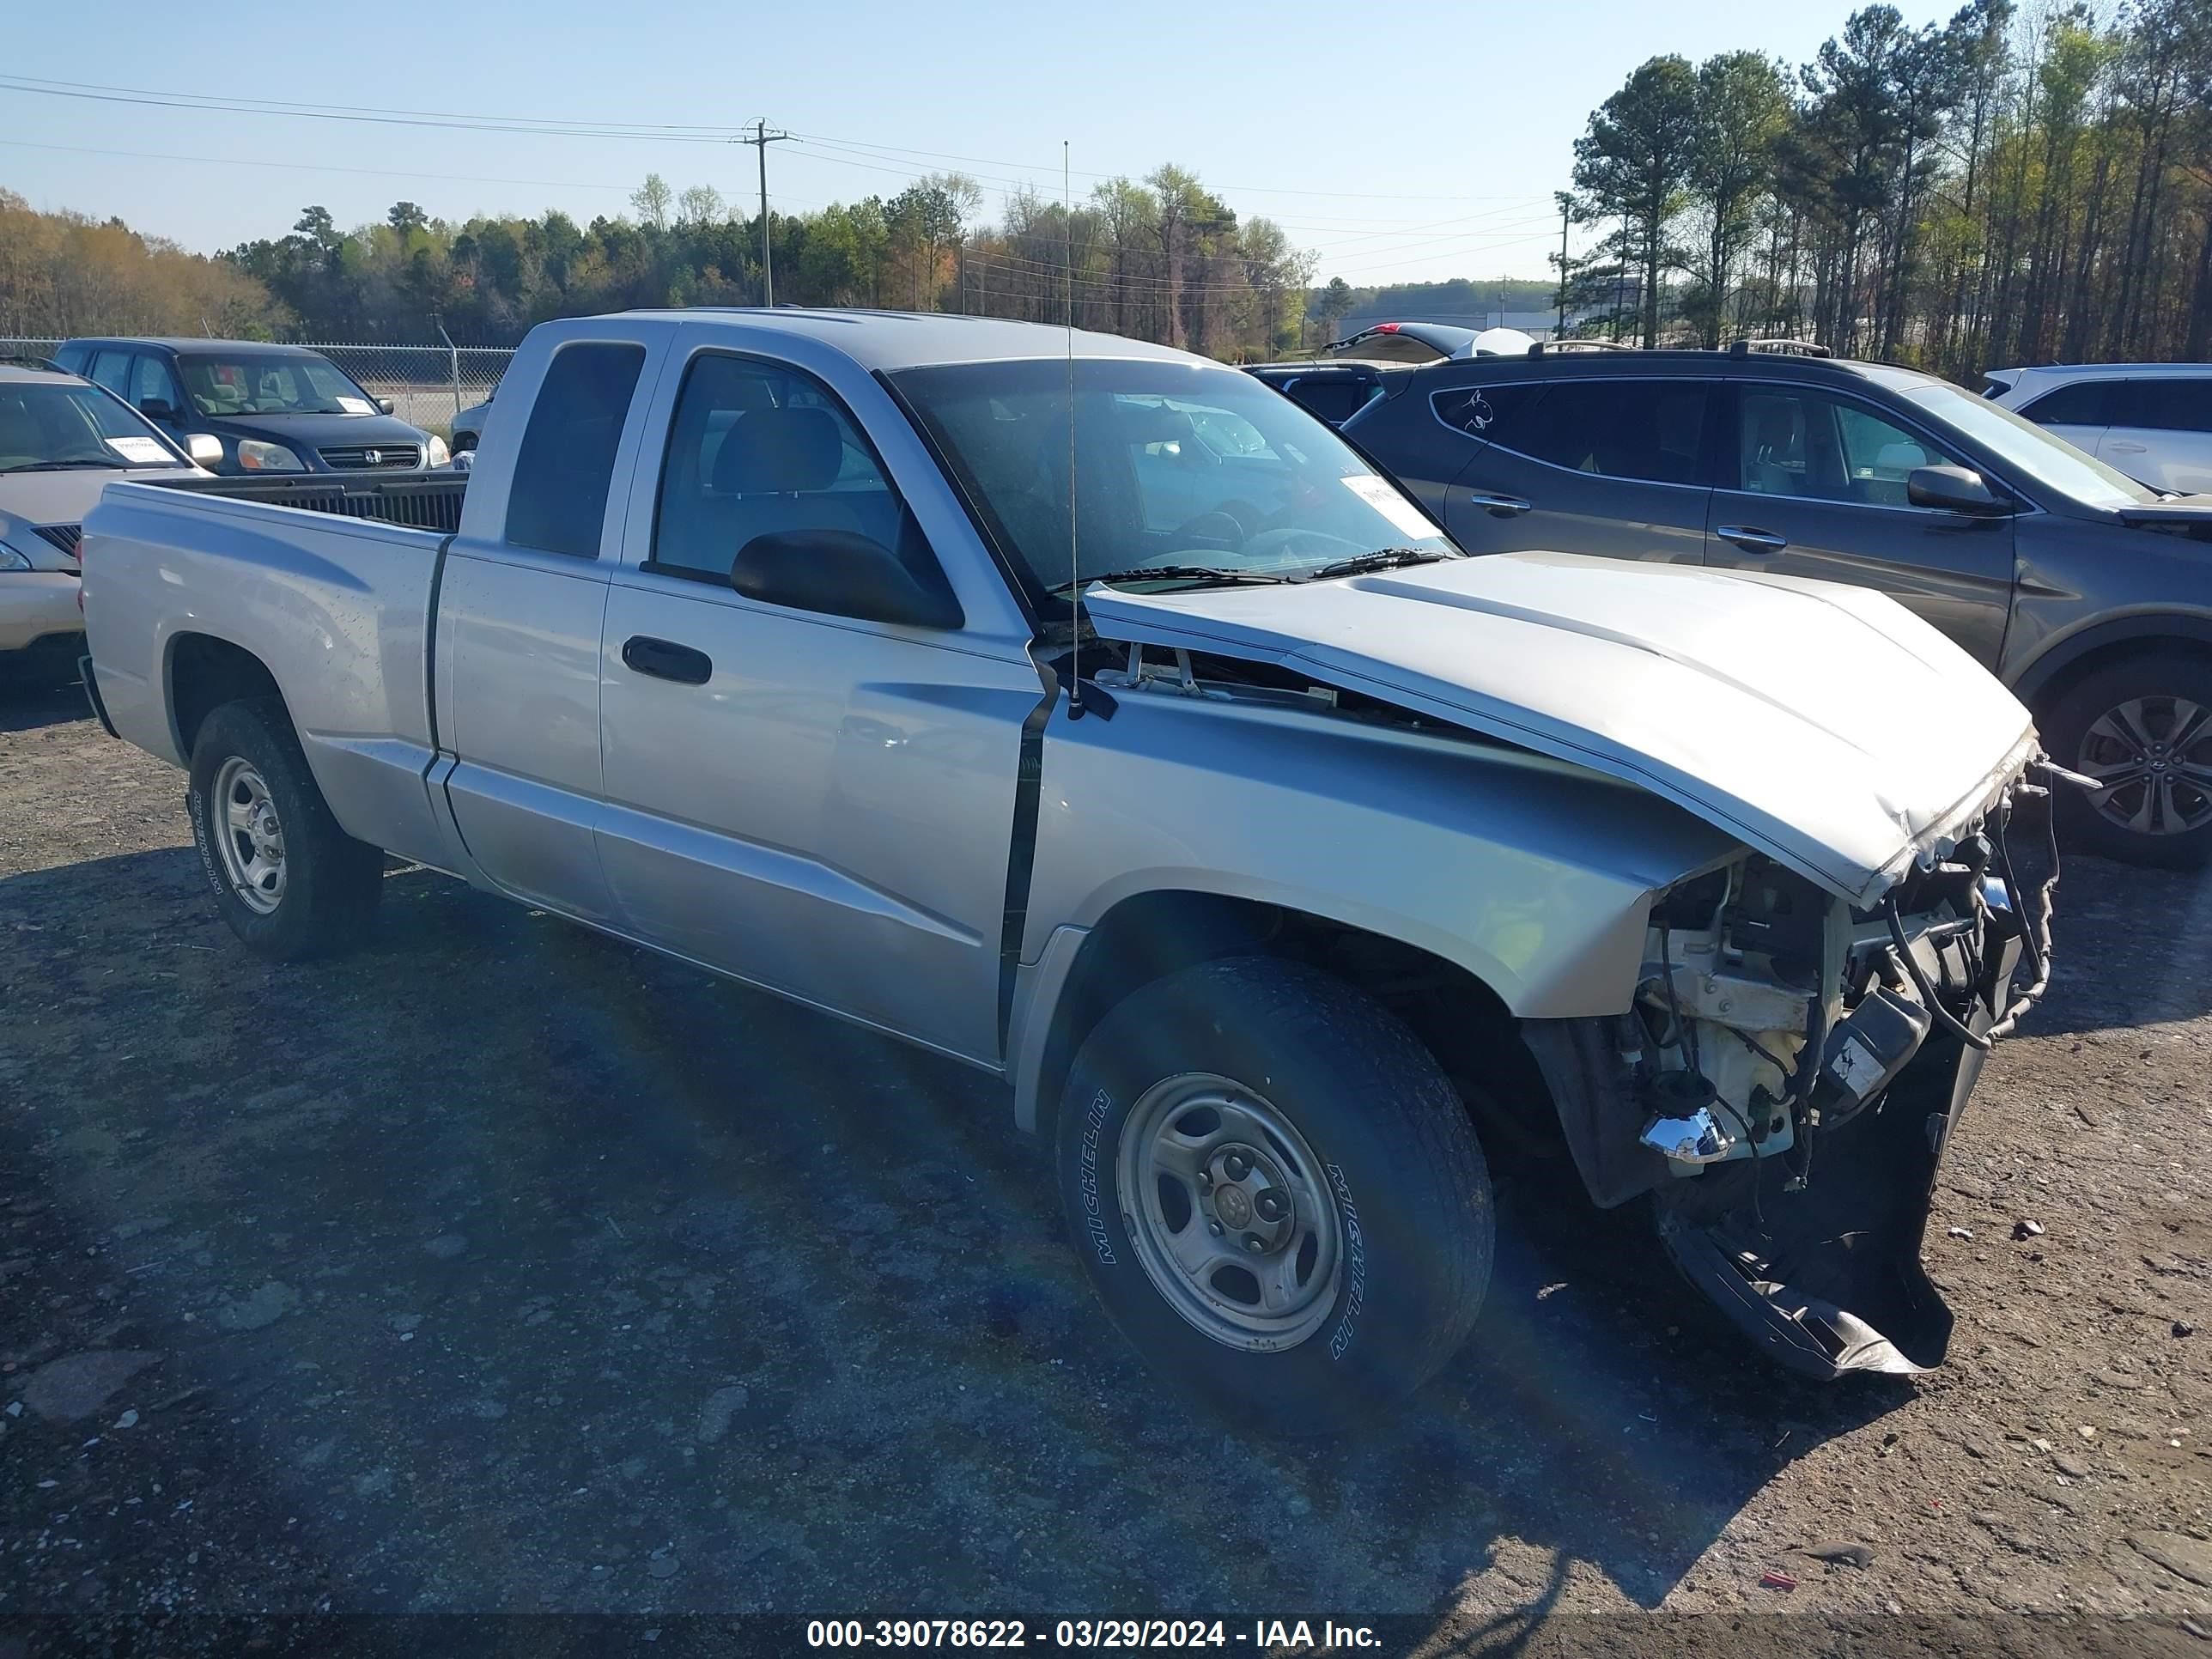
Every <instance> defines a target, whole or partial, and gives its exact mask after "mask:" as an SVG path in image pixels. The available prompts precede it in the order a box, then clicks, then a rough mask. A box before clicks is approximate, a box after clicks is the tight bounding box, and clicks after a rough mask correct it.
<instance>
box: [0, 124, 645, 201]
mask: <svg viewBox="0 0 2212 1659" xmlns="http://www.w3.org/2000/svg"><path fill="white" fill-rule="evenodd" d="M0 144H4V145H6V146H7V147H8V148H9V149H50V150H57V151H59V152H61V153H63V154H64V155H112V156H117V157H119V158H121V159H123V160H125V161H189V162H192V163H194V164H195V165H200V166H207V167H276V168H280V169H282V170H283V171H285V172H288V173H357V174H360V175H362V176H364V177H368V178H376V179H459V180H460V181H461V182H462V183H464V184H471V185H530V186H532V187H533V188H535V189H539V190H611V191H619V192H621V193H622V194H623V195H625V196H627V195H629V193H630V192H631V191H634V190H635V188H636V186H635V185H593V184H586V183H585V182H583V181H582V180H580V179H486V178H482V177H478V176H477V175H475V174H472V173H410V172H406V171H404V170H403V169H400V168H398V167H330V166H325V165H324V164H322V163H320V162H316V161H258V160H254V159H252V158H249V157H246V156H239V155H177V154H176V153H175V152H174V151H167V152H162V151H155V150H143V149H94V148H93V147H92V146H90V145H88V144H40V143H32V142H31V141H30V140H29V139H27V138H0Z"/></svg>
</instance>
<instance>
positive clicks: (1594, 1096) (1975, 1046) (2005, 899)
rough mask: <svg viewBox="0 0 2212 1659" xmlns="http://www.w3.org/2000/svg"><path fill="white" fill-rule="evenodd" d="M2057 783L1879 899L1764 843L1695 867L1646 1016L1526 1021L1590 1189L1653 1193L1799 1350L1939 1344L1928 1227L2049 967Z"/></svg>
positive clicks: (1673, 908) (1834, 1359)
mask: <svg viewBox="0 0 2212 1659" xmlns="http://www.w3.org/2000/svg"><path fill="white" fill-rule="evenodd" d="M2046 793H2047V792H2046V787H2045V785H2043V784H2039V783H2036V782H2031V781H2027V779H2026V778H2025V777H2023V778H2021V779H2020V780H2019V781H2015V782H2014V783H2013V784H2012V785H2011V786H2010V787H2008V788H2007V789H2005V790H2004V791H2003V793H2002V794H2001V796H2000V797H1999V798H1998V799H1997V800H1996V802H1995V804H1994V805H1991V806H1990V809H1989V810H1988V811H1987V812H1986V813H1985V814H1984V815H1983V816H1981V817H1978V819H1977V820H1975V821H1974V822H1972V823H1970V824H1968V825H1967V826H1966V828H1965V829H1964V832H1963V833H1962V834H1961V835H1960V836H1959V837H1958V838H1957V839H1956V840H1952V839H1949V838H1946V839H1944V840H1943V841H1942V842H1938V843H1936V846H1935V847H1934V848H1930V849H1929V850H1928V851H1927V852H1926V853H1925V854H1923V856H1922V857H1920V858H1918V859H1916V860H1914V861H1912V863H1911V865H1910V866H1908V867H1907V868H1906V869H1905V871H1904V872H1902V873H1901V874H1899V876H1898V877H1897V878H1896V879H1895V880H1894V882H1893V884H1891V885H1890V886H1889V888H1888V889H1887V891H1886V892H1884V893H1883V894H1882V895H1881V897H1880V898H1879V899H1878V900H1875V901H1874V902H1869V903H1854V902H1852V901H1851V900H1850V899H1849V898H1846V897H1844V896H1838V895H1836V894H1833V893H1831V892H1828V891H1826V890H1822V889H1821V888H1820V887H1819V886H1816V885H1815V884H1813V883H1812V882H1810V881H1808V880H1807V879H1806V878H1804V877H1802V875H1799V874H1797V873H1796V872H1793V871H1790V870H1789V869H1786V868H1784V866H1781V865H1779V864H1777V863H1775V862H1773V861H1772V860H1769V859H1766V858H1765V857H1762V856H1758V855H1753V856H1751V857H1748V858H1746V859H1743V860H1738V861H1736V862H1733V863H1731V864H1729V866H1726V867H1725V868H1723V869H1720V870H1716V871H1712V872H1707V873H1705V874H1704V875H1701V876H1699V877H1697V878H1694V879H1692V880H1689V881H1686V882H1684V883H1682V884H1680V885H1678V886H1676V887H1674V888H1673V889H1670V890H1668V891H1666V892H1664V893H1662V894H1661V895H1659V896H1657V898H1656V901H1655V902H1654V904H1653V906H1652V910H1651V915H1650V925H1649V928H1648V933H1647V946H1646V951H1645V961H1644V969H1643V975H1642V977H1641V978H1640V980H1639V981H1638V985H1637V987H1636V995H1635V1001H1634V1006H1632V1008H1631V1010H1630V1011H1629V1012H1626V1013H1625V1014H1621V1015H1618V1016H1615V1017H1612V1018H1587V1019H1565V1020H1531V1021H1528V1022H1525V1023H1524V1024H1523V1026H1522V1035H1523V1036H1524V1038H1525V1039H1526V1041H1527V1042H1528V1046H1529V1048H1530V1049H1531V1050H1532V1051H1533V1052H1534V1054H1535V1056H1536V1060H1537V1063H1538V1065H1539V1066H1540V1067H1541V1069H1542V1071H1543V1073H1544V1074H1545V1078H1546V1080H1547V1083H1548V1084H1549V1085H1550V1087H1551V1090H1552V1093H1553V1099H1554V1101H1555V1103H1557V1104H1558V1106H1559V1113H1560V1119H1561V1121H1562V1124H1563V1126H1564V1127H1565V1132H1566V1138H1567V1141H1568V1145H1569V1146H1570V1148H1571V1152H1572V1153H1573V1156H1574V1158H1575V1161H1576V1164H1577V1168H1578V1169H1579V1170H1580V1172H1581V1174H1582V1176H1583V1181H1584V1182H1585V1184H1586V1186H1587V1187H1588V1188H1589V1192H1590V1194H1591V1196H1592V1198H1593V1199H1594V1200H1595V1201H1596V1202H1598V1203H1599V1204H1601V1205H1603V1206H1613V1205H1618V1204H1620V1203H1623V1202H1625V1201H1626V1200H1630V1199H1632V1198H1636V1197H1639V1196H1642V1195H1644V1194H1649V1196H1650V1202H1651V1206H1652V1212H1653V1215H1654V1218H1655V1220H1656V1225H1657V1229H1658V1232H1659V1237H1660V1238H1661V1240H1662V1242H1663V1243H1664V1244H1665V1247H1666V1249H1667V1251H1668V1255H1670V1256H1671V1258H1672V1259H1673V1261H1674V1264H1675V1265H1676V1267H1679V1268H1680V1270H1681V1272H1682V1273H1683V1274H1684V1275H1685V1277H1686V1278H1687V1279H1689V1280H1690V1282H1691V1283H1692V1285H1696V1286H1697V1288H1698V1289H1699V1290H1700V1291H1703V1292H1704V1293H1705V1295H1706V1296H1707V1297H1710V1298H1711V1300H1712V1302H1713V1303H1714V1304H1716V1305H1717V1306H1718V1307H1719V1308H1720V1309H1721V1310H1722V1311H1723V1313H1724V1314H1725V1315H1726V1316H1728V1317H1729V1320H1730V1321H1732V1322H1734V1323H1735V1325H1737V1326H1738V1327H1739V1328H1741V1329H1742V1330H1743V1332H1744V1333H1745V1334H1747V1335H1748V1336H1749V1337H1750V1338H1751V1339H1752V1340H1753V1342H1755V1343H1756V1344H1758V1345H1759V1346H1760V1347H1761V1348H1762V1349H1763V1350H1764V1351H1765V1352H1767V1353H1768V1354H1769V1355H1770V1356H1771V1358H1774V1359H1775V1360H1776V1361H1778V1363H1780V1364H1783V1365H1784V1366H1785V1367H1787V1368H1788V1369H1790V1370H1794V1371H1797V1372H1799V1373H1801V1374H1803V1375H1806V1376H1816V1377H1820V1378H1832V1377H1837V1376H1842V1375H1843V1374H1844V1373H1845V1372H1847V1371H1876V1372H1887V1373H1911V1372H1916V1371H1922V1370H1928V1369H1929V1368H1931V1367H1933V1366H1936V1365H1938V1364H1942V1360H1943V1357H1944V1353H1945V1351H1946V1349H1947V1348H1948V1345H1949V1342H1950V1335H1951V1323H1952V1318H1951V1312H1950V1310H1949V1309H1948V1307H1947V1306H1946V1305H1945V1304H1944V1302H1943V1298H1942V1296H1941V1295H1940V1294H1939V1293H1938V1292H1937V1291H1936V1287H1935V1285H1933V1284H1931V1283H1930V1282H1929V1278H1928V1274H1927V1272H1926V1270H1925V1268H1924V1267H1923V1265H1922V1260H1921V1243H1922V1236H1923V1230H1924V1229H1925V1227H1926V1225H1927V1221H1928V1215H1929V1205H1930V1203H1931V1201H1932V1199H1933V1195H1934V1191H1935V1185H1936V1174H1937V1171H1938V1170H1939V1168H1940V1167H1941V1165H1942V1160H1943V1156H1944V1152H1945V1150H1946V1148H1947V1147H1948V1145H1949V1142H1950V1139H1951V1137H1952V1135H1953V1133H1954V1132H1955V1131H1956V1129H1957V1127H1958V1124H1959V1119H1960V1114H1961V1112H1962V1111H1963V1110H1964V1109H1965V1107H1966V1101H1967V1098H1968V1097H1969V1096H1970V1095H1971V1094H1972V1091H1973V1088H1974V1085H1975V1082H1976V1080H1977V1079H1978V1077H1979V1076H1980V1073H1981V1069H1982V1065H1983V1061H1984V1059H1985V1057H1986V1055H1987V1054H1988V1052H1989V1049H1990V1045H1991V1043H1992V1042H1995V1041H1996V1040H1998V1039H2000V1038H2002V1036H2005V1035H2006V1034H2008V1032H2009V1031H2010V1030H2011V1029H2012V1027H2013V1025H2014V1023H2015V1021H2016V1020H2017V1019H2018V1018H2020V1016H2021V1014H2022V1013H2023V1012H2025V1011H2026V1010H2027V1008H2028V1007H2029V1006H2031V1005H2033V1003H2034V1001H2035V1000H2037V999H2038V998H2039V997H2040V996H2041V994H2042V993H2043V990H2044V988H2045V986H2046V985H2047V984H2048V982H2049V979H2050V973H2051V896H2052V890H2053V888H2054V887H2055V885H2056V884H2057V871H2058V863H2057V845H2056V842H2055V841H2053V840H2052V839H2051V836H2050V833H2049V828H2048V826H2049V824H2050V822H2051V815H2050V813H2049V811H2048V810H2047V806H2048V803H2047V801H2045V800H2039V799H2038V798H2039V797H2042V796H2045V794H2046ZM2024 820H2033V821H2035V822H2036V823H2038V824H2039V829H2031V828H2029V826H2028V823H2027V822H2024ZM2015 842H2022V843H2033V857H2034V859H2035V861H2036V865H2037V866H2038V870H2037V876H2038V878H2037V880H2036V882H2035V884H2034V886H2033V890H2030V891H2026V892H2023V890H2022V888H2021V883H2020V881H2019V879H2018V878H2017V875H2016V871H2017V869H2018V868H2019V865H2018V864H2017V863H2016V861H2015V856H2014V852H2015ZM2021 851H2022V854H2023V856H2024V857H2025V856H2026V855H2027V853H2028V851H2029V848H2028V847H2027V846H2026V845H2023V847H2022V848H2021Z"/></svg>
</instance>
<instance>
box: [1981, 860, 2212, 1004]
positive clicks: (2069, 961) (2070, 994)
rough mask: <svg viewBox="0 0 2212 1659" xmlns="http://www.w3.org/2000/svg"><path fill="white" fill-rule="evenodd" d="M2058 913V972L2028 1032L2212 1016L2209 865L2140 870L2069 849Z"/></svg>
mask: <svg viewBox="0 0 2212 1659" xmlns="http://www.w3.org/2000/svg"><path fill="white" fill-rule="evenodd" d="M2023 879H2026V877H2025V876H2023ZM2057 910H2058V913H2057V919H2056V921H2055V922H2054V924H2053V928H2054V939H2055V942H2056V945H2057V972H2056V973H2055V974H2054V975H2053V976H2052V979H2051V992H2050V994H2049V995H2048V996H2047V997H2045V1000H2044V1001H2043V1003H2042V1005H2041V1006H2039V1007H2038V1008H2037V1009H2036V1010H2035V1012H2033V1013H2031V1014H2030V1015H2029V1016H2028V1017H2027V1020H2026V1021H2024V1022H2023V1024H2022V1027H2021V1029H2022V1030H2023V1031H2024V1032H2026V1033H2027V1035H2029V1036H2063V1035H2069V1034H2074V1035H2079V1034H2082V1033H2087V1032H2093V1031H2100V1030H2111V1029H2114V1028H2126V1027H2131V1026H2140V1025H2151V1024H2166V1023H2169V1022H2172V1021H2179V1020H2189V1019H2194V1018H2197V1017H2198V1016H2199V1015H2201V1014H2203V1013H2205V1012H2212V871H2203V870H2188V871H2183V870H2151V869H2144V868H2141V867H2139V866H2133V865H2126V864H2116V863H2114V862H2112V860H2109V859H2101V858H2096V857H2093V856H2091V855H2089V854H2083V853H2069V854H2067V857H2066V860H2065V865H2064V868H2063V873H2062V874H2061V876H2060V878H2059V882H2058V893H2057Z"/></svg>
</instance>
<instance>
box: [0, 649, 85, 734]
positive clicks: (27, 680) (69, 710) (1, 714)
mask: <svg viewBox="0 0 2212 1659" xmlns="http://www.w3.org/2000/svg"><path fill="white" fill-rule="evenodd" d="M91 718H92V708H91V706H90V705H89V704H88V703H87V702H85V700H84V687H83V686H82V684H80V683H79V682H78V680H77V677H76V665H75V664H71V665H70V666H69V667H68V668H67V669H59V668H51V669H36V670H34V669H29V668H24V667H21V666H18V665H14V664H0V732H28V731H31V730H33V729H34V728H36V727H38V726H58V725H61V724H62V723H64V721H68V720H90V719H91Z"/></svg>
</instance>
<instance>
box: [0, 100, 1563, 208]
mask: <svg viewBox="0 0 2212 1659" xmlns="http://www.w3.org/2000/svg"><path fill="white" fill-rule="evenodd" d="M0 91H11V92H22V93H29V94H34V95H37V96H41V97H50V98H75V99H83V100H92V101H94V102H99V103H119V104H134V105H142V106H151V107H155V108H163V109H180V110H197V111H200V112H208V113H215V114H231V115H264V116H275V117H278V118H289V119H295V120H320V121H343V122H354V123H363V124H368V125H377V126H418V127H428V128H432V129H438V130H444V131H468V132H514V133H525V134H531V135H535V136H538V137H568V138H627V139H635V140H641V141H645V142H650V143H703V144H730V143H743V142H744V137H743V131H744V127H743V126H702V125H685V124H678V123H641V122H624V121H611V120H588V121H587V120H580V119H574V118H564V117H541V116H488V115H471V114H468V113H465V112H459V111H446V110H410V109H404V108H392V107H385V106H376V105H356V104H317V103H309V102H306V101H292V100H276V99H252V98H242V97H236V96H232V95H229V94H210V93H191V92H176V91H172V90H167V89H164V88H149V87H123V86H114V85H111V84H107V83H105V82H88V81H55V80H46V79H43V78H40V77H37V76H23V75H0ZM744 125H757V122H749V123H746V124H744ZM791 136H792V137H794V138H797V139H800V140H803V141H805V142H806V143H808V144H809V145H810V147H813V153H814V154H815V155H816V156H817V159H819V160H823V161H838V160H842V161H844V163H845V164H846V165H848V166H866V165H867V164H866V162H864V161H860V160H859V159H857V158H860V157H869V158H872V160H873V161H876V162H878V163H881V162H884V161H897V160H899V159H900V158H902V157H915V156H919V157H923V158H926V159H935V160H939V161H963V162H968V163H971V164H975V165H980V166H987V167H1014V168H1017V169H1024V168H1029V169H1031V170H1033V171H1034V172H1035V173H1039V174H1042V173H1046V172H1047V171H1048V169H1046V168H1044V167H1034V165H1033V164H1031V163H1026V162H1020V161H1003V160H993V159H991V158H988V157H981V156H969V155H956V154H953V153H951V152H946V151H935V150H926V149H909V148H907V147H904V146H900V145H890V144H877V143H866V142H864V141H859V140H853V139H844V138H839V137H834V136H832V135H829V134H824V133H804V132H793V134H792V135H791ZM825 150H835V151H839V152H842V155H828V154H824V153H823V152H824V151H825ZM873 170H874V171H878V172H883V173H894V174H896V175H897V176H900V177H903V178H908V179H912V178H917V177H921V176H923V175H921V174H917V173H913V172H911V171H908V170H905V169H904V168H902V167H897V166H881V165H878V166H877V167H874V168H873ZM1083 176H1084V177H1085V178H1091V179H1108V180H1110V179H1118V178H1124V177H1127V176H1128V175H1127V173H1126V172H1124V173H1090V172H1085V173H1083ZM995 182H997V183H1000V184H1002V185H1013V186H1015V187H1017V188H1022V189H1032V188H1036V185H1037V184H1038V180H1037V179H1035V178H1031V177H1020V176H1012V175H1006V174H1000V175H995ZM1208 188H1210V189H1212V190H1214V191H1233V192H1236V193H1238V194H1244V195H1270V196H1293V197H1309V198H1312V199H1321V198H1324V197H1328V198H1342V199H1347V200H1354V201H1404V202H1437V201H1455V202H1457V201H1498V202H1518V201H1528V200H1538V199H1541V197H1536V196H1521V195H1509V194H1504V193H1490V194H1484V193H1481V192H1456V193H1454V192H1438V193H1430V194H1420V193H1394V192H1389V191H1322V190H1309V189H1304V188H1303V187H1297V186H1291V185H1211V186H1209V187H1208Z"/></svg>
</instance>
